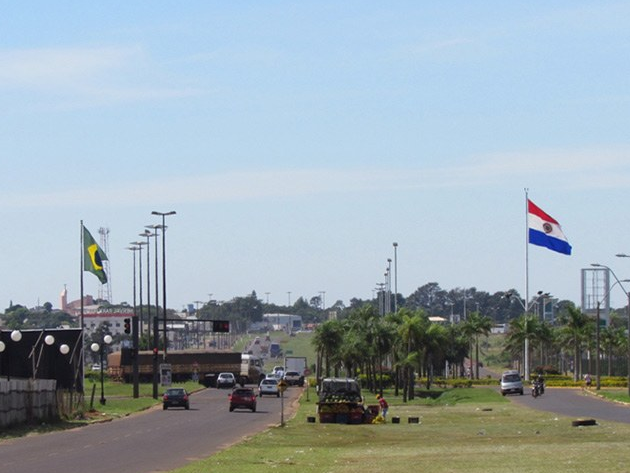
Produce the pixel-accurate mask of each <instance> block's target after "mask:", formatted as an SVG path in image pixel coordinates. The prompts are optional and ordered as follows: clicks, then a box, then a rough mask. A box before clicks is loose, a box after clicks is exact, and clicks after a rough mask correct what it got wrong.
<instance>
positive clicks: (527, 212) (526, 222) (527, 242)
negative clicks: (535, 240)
mask: <svg viewBox="0 0 630 473" xmlns="http://www.w3.org/2000/svg"><path fill="white" fill-rule="evenodd" d="M528 194H529V189H528V188H527V187H526V188H525V312H528V311H529V195H528Z"/></svg>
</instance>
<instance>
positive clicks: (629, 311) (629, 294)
mask: <svg viewBox="0 0 630 473" xmlns="http://www.w3.org/2000/svg"><path fill="white" fill-rule="evenodd" d="M615 256H617V257H618V258H630V255H627V254H625V253H618V254H616V255H615ZM613 275H614V273H613ZM622 289H623V286H622ZM624 292H625V293H626V296H627V299H628V301H627V305H626V315H627V316H628V396H630V292H626V290H625V289H624Z"/></svg>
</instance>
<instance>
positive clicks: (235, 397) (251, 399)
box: [228, 388, 256, 412]
mask: <svg viewBox="0 0 630 473" xmlns="http://www.w3.org/2000/svg"><path fill="white" fill-rule="evenodd" d="M228 398H229V399H230V412H232V411H233V410H234V409H237V408H239V409H251V411H252V412H256V393H255V392H254V390H253V389H252V388H234V390H233V391H232V394H230V395H229V396H228Z"/></svg>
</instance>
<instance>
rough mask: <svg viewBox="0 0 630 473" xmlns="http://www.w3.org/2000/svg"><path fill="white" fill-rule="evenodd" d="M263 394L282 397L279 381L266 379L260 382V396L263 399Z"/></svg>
mask: <svg viewBox="0 0 630 473" xmlns="http://www.w3.org/2000/svg"><path fill="white" fill-rule="evenodd" d="M263 394H267V395H269V394H271V395H274V394H275V396H276V397H280V390H279V389H278V380H277V379H273V378H265V379H263V380H262V381H261V382H260V385H259V386H258V395H259V396H260V397H263Z"/></svg>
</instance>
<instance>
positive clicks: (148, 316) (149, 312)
mask: <svg viewBox="0 0 630 473" xmlns="http://www.w3.org/2000/svg"><path fill="white" fill-rule="evenodd" d="M139 236H143V237H146V239H147V242H146V243H147V336H148V341H149V343H151V322H152V320H151V258H150V256H151V253H150V251H149V246H151V245H150V239H151V237H152V236H154V235H153V233H151V232H150V231H149V230H145V231H144V233H140V235H139ZM155 284H156V285H157V281H155ZM155 310H157V307H156V308H155Z"/></svg>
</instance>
